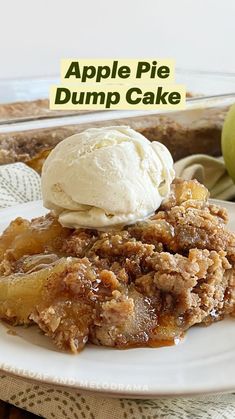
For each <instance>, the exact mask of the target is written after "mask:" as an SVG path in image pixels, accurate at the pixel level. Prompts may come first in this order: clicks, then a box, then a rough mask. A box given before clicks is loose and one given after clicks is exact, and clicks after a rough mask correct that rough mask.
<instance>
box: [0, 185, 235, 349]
mask: <svg viewBox="0 0 235 419" xmlns="http://www.w3.org/2000/svg"><path fill="white" fill-rule="evenodd" d="M226 223H227V213H226V210H225V209H223V208H219V207H217V206H215V205H213V204H211V203H209V202H208V192H207V190H206V188H205V187H204V186H202V185H200V184H199V183H198V182H197V181H182V180H175V181H174V182H173V183H172V186H171V193H170V195H169V196H168V198H166V199H165V200H164V201H163V203H162V205H161V207H160V208H159V209H158V210H157V211H156V212H155V214H154V215H153V216H151V217H150V218H148V219H146V220H145V221H141V222H137V223H135V224H133V225H129V226H126V227H123V228H121V229H119V230H109V231H104V232H102V231H97V230H94V229H85V228H80V229H68V228H66V227H62V226H61V225H60V223H59V222H58V219H57V217H56V216H54V215H53V213H49V214H48V215H46V216H44V217H40V218H37V219H34V220H32V221H31V222H29V221H27V220H24V219H21V218H17V219H16V220H15V221H13V222H12V223H11V224H10V226H9V227H8V228H7V229H6V230H5V232H4V233H3V235H2V237H1V239H0V258H1V264H0V271H1V278H0V318H1V319H3V320H5V321H8V322H10V323H12V324H14V325H22V324H23V325H30V324H34V323H36V324H37V325H38V326H39V328H40V329H41V330H42V331H43V332H44V333H45V334H46V335H47V336H49V337H50V338H52V339H53V341H54V342H55V344H56V345H57V346H58V347H59V348H60V349H64V350H71V351H72V352H77V351H80V350H81V349H82V348H83V347H84V345H85V344H86V343H87V342H92V343H94V344H97V345H104V346H112V347H118V348H130V347H138V346H140V347H144V346H162V345H169V344H173V343H174V342H175V341H176V339H178V338H180V337H181V336H183V335H184V333H185V331H186V330H187V329H188V328H190V327H191V326H193V325H195V324H203V325H210V324H211V323H213V322H215V321H218V320H221V319H223V318H224V317H225V316H227V315H233V314H234V303H235V235H234V234H233V233H231V232H229V231H227V230H226Z"/></svg>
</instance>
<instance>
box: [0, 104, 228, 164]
mask: <svg viewBox="0 0 235 419" xmlns="http://www.w3.org/2000/svg"><path fill="white" fill-rule="evenodd" d="M31 109H32V108H31ZM51 112H55V111H51ZM59 112H61V111H59ZM226 112H227V108H225V107H224V108H221V109H220V108H211V109H210V108H209V109H206V108H205V109H202V108H199V109H194V110H187V111H184V112H174V113H171V114H166V115H157V114H156V115H154V114H152V115H146V116H139V117H129V118H122V119H116V120H107V121H96V122H89V123H80V124H73V125H65V126H58V127H56V126H55V127H53V128H43V124H42V128H41V129H38V128H37V129H36V130H33V129H31V130H27V131H25V130H23V131H12V132H8V133H1V132H0V164H8V163H14V162H19V161H21V162H26V163H27V164H29V165H30V166H31V167H33V168H34V169H36V170H37V171H38V172H41V167H42V162H43V161H44V159H45V157H47V155H48V153H49V152H50V150H51V149H53V148H54V147H55V146H56V144H58V143H59V142H61V141H62V140H64V139H65V138H66V137H68V136H70V135H73V134H75V133H78V132H82V131H84V130H86V129H88V128H92V127H103V126H112V125H114V124H115V125H129V126H130V127H131V128H133V129H134V130H136V131H138V132H139V133H141V134H142V135H144V136H145V137H146V138H147V139H149V140H150V141H155V140H156V141H159V142H161V143H162V144H164V145H165V146H166V147H167V148H168V149H169V150H170V152H171V154H172V156H173V158H174V161H177V160H179V159H180V158H183V157H185V156H187V155H191V154H195V153H206V154H209V155H214V156H219V155H221V146H220V143H221V130H222V125H223V121H224V118H225V114H226ZM0 116H1V112H0ZM35 116H37V114H35Z"/></svg>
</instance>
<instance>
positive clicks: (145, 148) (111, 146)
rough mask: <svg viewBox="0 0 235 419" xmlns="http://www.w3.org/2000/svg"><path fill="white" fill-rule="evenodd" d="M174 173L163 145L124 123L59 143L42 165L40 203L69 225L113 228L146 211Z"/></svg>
mask: <svg viewBox="0 0 235 419" xmlns="http://www.w3.org/2000/svg"><path fill="white" fill-rule="evenodd" d="M173 178H174V170H173V160H172V157H171V154H170V152H169V151H168V150H167V148H166V147H165V146H164V145H162V144H161V143H159V142H156V141H155V142H152V143H151V142H150V141H148V140H147V139H146V138H145V137H144V136H143V135H141V134H139V133H137V132H136V131H134V130H133V129H131V128H129V127H126V126H116V127H115V126H113V127H104V128H91V129H88V130H86V131H84V132H82V133H80V134H75V135H73V136H72V137H69V138H67V139H65V140H64V141H62V142H60V143H59V144H58V145H57V146H56V147H55V149H54V150H53V151H52V152H51V153H50V155H49V156H48V158H47V159H46V161H45V163H44V166H43V170H42V194H43V201H44V206H45V207H46V208H49V209H51V210H54V211H55V212H56V214H57V215H58V217H59V222H60V223H61V224H62V225H63V226H65V227H69V228H79V227H87V228H96V229H101V230H102V229H106V228H114V227H116V226H120V225H127V224H132V223H134V222H136V221H138V220H143V219H144V218H146V217H148V216H149V215H151V214H152V213H153V212H154V211H155V210H156V209H157V208H159V206H160V205H161V202H162V200H163V199H164V198H165V197H166V196H167V194H168V193H169V189H170V184H171V182H172V180H173Z"/></svg>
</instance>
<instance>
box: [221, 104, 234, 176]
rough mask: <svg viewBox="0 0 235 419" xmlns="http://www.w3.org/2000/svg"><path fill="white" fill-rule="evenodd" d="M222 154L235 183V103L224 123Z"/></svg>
mask: <svg viewBox="0 0 235 419" xmlns="http://www.w3.org/2000/svg"><path fill="white" fill-rule="evenodd" d="M222 153H223V157H224V161H225V165H226V168H227V171H228V173H229V175H230V176H231V178H232V179H233V181H234V182H235V103H234V105H232V106H231V108H230V109H229V111H228V113H227V115H226V118H225V121H224V125H223V130H222Z"/></svg>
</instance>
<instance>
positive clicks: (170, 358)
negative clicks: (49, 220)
mask: <svg viewBox="0 0 235 419" xmlns="http://www.w3.org/2000/svg"><path fill="white" fill-rule="evenodd" d="M221 204H222V205H223V206H225V207H226V208H227V209H228V211H229V215H230V228H231V229H232V230H233V231H235V204H232V203H224V202H221ZM43 213H45V209H43V208H42V205H41V203H40V202H33V203H27V204H23V205H20V206H17V207H14V208H10V209H6V210H2V211H0V216H1V217H0V218H1V222H0V230H3V228H5V227H6V226H7V225H8V223H9V222H10V221H11V220H12V219H14V218H15V217H17V216H23V217H25V218H29V219H30V218H32V217H35V216H39V215H41V214H43ZM14 330H15V331H16V333H17V335H16V336H14V335H12V334H9V332H8V331H9V327H6V326H5V325H4V324H0V348H1V351H0V369H1V370H2V371H5V372H9V373H12V374H14V375H18V376H21V377H25V378H27V379H32V380H36V381H39V382H45V383H55V384H58V385H63V386H68V387H73V388H76V389H83V390H92V391H96V392H101V393H105V394H109V395H113V396H114V395H116V396H117V395H119V396H124V397H143V398H147V397H155V396H160V395H182V394H184V395H186V394H198V393H210V392H227V391H233V390H235V333H234V331H235V329H234V323H233V321H232V320H224V321H222V322H219V323H216V324H213V325H212V326H210V327H208V328H200V327H194V328H192V329H191V330H189V332H188V333H187V335H186V338H185V339H184V340H183V341H182V342H181V343H180V344H179V345H177V346H171V347H163V348H156V349H151V348H143V349H129V350H117V349H111V348H104V347H96V346H93V345H89V346H87V347H86V348H85V349H84V351H83V352H82V353H81V354H79V355H76V356H75V355H70V354H67V353H62V352H59V351H58V350H56V348H55V347H54V346H53V345H52V343H51V342H50V340H49V339H48V338H46V337H45V336H42V335H41V334H40V333H39V332H38V329H37V328H36V327H32V328H28V329H24V328H15V329H14Z"/></svg>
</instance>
